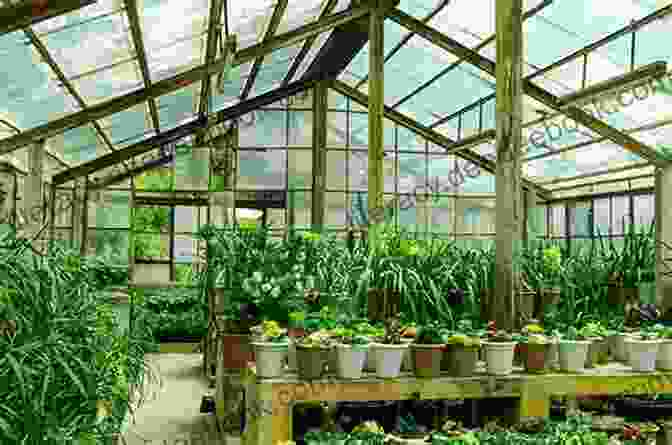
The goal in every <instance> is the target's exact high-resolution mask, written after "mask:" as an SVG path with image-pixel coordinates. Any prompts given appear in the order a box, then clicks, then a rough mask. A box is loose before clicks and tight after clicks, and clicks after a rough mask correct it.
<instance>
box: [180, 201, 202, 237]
mask: <svg viewBox="0 0 672 445" xmlns="http://www.w3.org/2000/svg"><path fill="white" fill-rule="evenodd" d="M198 226H199V225H198V207H182V206H175V232H176V233H184V232H187V233H196V232H197V231H198Z"/></svg>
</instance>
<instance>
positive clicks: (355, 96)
mask: <svg viewBox="0 0 672 445" xmlns="http://www.w3.org/2000/svg"><path fill="white" fill-rule="evenodd" d="M331 87H332V88H333V89H334V90H336V91H337V92H339V93H341V94H343V95H345V96H348V97H350V98H351V99H352V100H354V101H355V102H357V103H359V104H360V105H363V106H365V107H366V106H368V104H369V97H368V96H367V95H366V94H364V93H362V92H361V91H358V90H355V89H354V88H352V87H350V86H349V85H347V84H345V83H343V82H341V81H340V80H336V81H334V82H333V83H332V84H331ZM385 117H386V118H387V119H390V120H391V121H393V122H396V123H397V124H399V125H401V126H402V127H405V128H407V129H409V130H411V131H412V132H414V133H415V134H417V135H419V136H421V137H423V138H425V139H427V140H428V141H430V142H433V143H435V144H436V145H439V146H441V147H443V148H445V149H446V153H447V154H454V155H455V156H459V157H461V158H463V159H466V160H467V161H469V162H473V163H474V164H476V165H478V166H479V167H480V168H482V169H483V170H485V171H487V172H488V173H492V174H495V172H496V169H495V163H494V162H493V161H491V160H490V159H488V158H486V157H485V156H482V155H480V154H479V153H476V152H475V151H473V150H467V149H464V148H462V147H461V148H460V150H453V149H452V147H453V146H454V145H456V142H455V141H453V140H451V139H449V138H447V137H446V136H444V135H442V134H440V133H437V132H436V131H434V130H432V129H430V128H428V127H426V126H424V125H422V124H420V123H419V122H417V121H415V120H414V119H411V118H410V117H408V116H405V115H403V114H402V113H400V112H398V111H396V110H394V109H392V108H390V107H387V106H386V107H385ZM523 187H525V188H529V189H531V190H534V191H535V193H537V194H538V195H539V196H541V197H542V198H544V199H548V198H550V197H551V193H550V192H549V191H548V190H546V189H544V188H543V187H541V186H539V185H537V184H535V183H534V182H531V181H528V180H526V179H523Z"/></svg>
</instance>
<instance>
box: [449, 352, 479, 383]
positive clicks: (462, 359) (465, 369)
mask: <svg viewBox="0 0 672 445" xmlns="http://www.w3.org/2000/svg"><path fill="white" fill-rule="evenodd" d="M480 352H481V348H480V347H478V346H464V345H460V344H451V345H447V347H446V350H445V352H444V357H447V359H446V360H447V362H448V366H447V368H446V370H447V371H448V373H449V374H450V375H451V376H453V377H471V376H473V375H474V373H475V372H476V363H477V362H478V355H479V354H480Z"/></svg>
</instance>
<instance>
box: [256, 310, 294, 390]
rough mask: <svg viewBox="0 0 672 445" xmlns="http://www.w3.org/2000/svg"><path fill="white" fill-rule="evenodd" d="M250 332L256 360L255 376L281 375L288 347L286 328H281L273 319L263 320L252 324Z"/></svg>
mask: <svg viewBox="0 0 672 445" xmlns="http://www.w3.org/2000/svg"><path fill="white" fill-rule="evenodd" d="M252 333H253V335H254V336H255V341H254V342H253V343H252V346H253V347H254V352H255V358H256V360H257V361H256V365H257V376H258V377H261V378H276V377H280V376H282V372H283V367H284V365H285V361H286V358H287V351H288V348H289V344H288V343H289V341H288V338H287V329H283V328H281V327H280V325H279V324H278V323H277V322H275V321H264V322H263V323H262V324H260V325H258V326H254V327H253V328H252Z"/></svg>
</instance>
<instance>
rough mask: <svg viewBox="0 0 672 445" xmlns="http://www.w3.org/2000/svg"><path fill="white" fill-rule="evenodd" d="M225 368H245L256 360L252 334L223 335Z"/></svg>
mask: <svg viewBox="0 0 672 445" xmlns="http://www.w3.org/2000/svg"><path fill="white" fill-rule="evenodd" d="M222 345H223V347H222V349H223V358H222V361H223V362H224V363H223V364H224V369H245V368H247V366H248V363H249V362H253V361H254V351H253V349H252V346H251V345H250V336H249V335H242V334H224V335H222Z"/></svg>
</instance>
